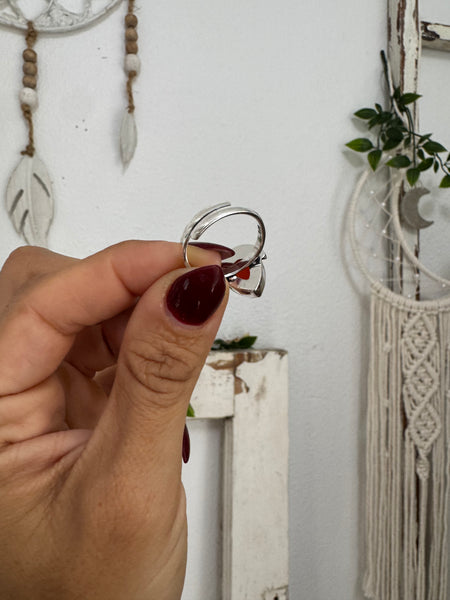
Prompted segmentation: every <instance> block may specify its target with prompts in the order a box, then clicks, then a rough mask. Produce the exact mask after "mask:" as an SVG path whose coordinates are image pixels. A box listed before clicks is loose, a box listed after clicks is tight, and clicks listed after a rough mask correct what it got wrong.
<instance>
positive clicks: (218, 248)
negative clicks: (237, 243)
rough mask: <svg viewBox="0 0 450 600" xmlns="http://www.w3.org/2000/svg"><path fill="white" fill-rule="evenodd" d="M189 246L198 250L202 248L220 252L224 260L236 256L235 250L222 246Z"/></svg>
mask: <svg viewBox="0 0 450 600" xmlns="http://www.w3.org/2000/svg"><path fill="white" fill-rule="evenodd" d="M189 246H195V247H196V248H202V249H203V250H213V251H214V252H218V253H219V254H220V257H221V258H222V260H223V259H224V258H231V257H232V256H234V250H232V249H231V248H228V247H227V246H221V245H220V244H210V243H209V242H191V243H190V244H189Z"/></svg>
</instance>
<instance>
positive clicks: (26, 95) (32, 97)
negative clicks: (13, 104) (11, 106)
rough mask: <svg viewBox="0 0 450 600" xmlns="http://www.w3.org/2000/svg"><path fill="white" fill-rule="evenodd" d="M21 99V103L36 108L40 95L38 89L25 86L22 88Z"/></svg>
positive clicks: (32, 108)
mask: <svg viewBox="0 0 450 600" xmlns="http://www.w3.org/2000/svg"><path fill="white" fill-rule="evenodd" d="M19 99H20V103H21V104H28V106H29V107H30V108H31V110H36V108H37V105H38V95H37V93H36V90H33V89H32V88H28V87H24V88H22V89H21V90H20V93H19Z"/></svg>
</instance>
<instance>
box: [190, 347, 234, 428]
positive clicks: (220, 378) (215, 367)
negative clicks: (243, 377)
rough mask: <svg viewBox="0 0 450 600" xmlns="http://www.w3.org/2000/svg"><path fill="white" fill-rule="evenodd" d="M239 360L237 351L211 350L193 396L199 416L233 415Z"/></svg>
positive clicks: (194, 405)
mask: <svg viewBox="0 0 450 600" xmlns="http://www.w3.org/2000/svg"><path fill="white" fill-rule="evenodd" d="M241 354H242V353H241ZM239 360H241V359H240V358H239V354H237V353H235V352H218V351H213V352H210V354H209V356H208V358H207V360H206V364H205V366H204V367H203V370H202V372H201V374H200V377H199V379H198V382H197V385H196V387H195V389H194V392H193V394H192V397H191V404H192V406H193V408H194V410H195V415H196V417H197V418H200V419H225V418H227V417H232V416H233V413H234V388H235V371H236V364H237V363H238V362H239Z"/></svg>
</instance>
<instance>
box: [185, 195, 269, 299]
mask: <svg viewBox="0 0 450 600" xmlns="http://www.w3.org/2000/svg"><path fill="white" fill-rule="evenodd" d="M236 215H243V216H247V217H251V218H253V219H254V220H255V221H256V224H257V228H258V233H257V237H256V241H255V243H254V244H252V245H250V244H245V245H242V246H237V247H236V248H234V249H233V250H234V251H235V257H233V258H234V260H235V267H234V268H233V264H231V266H230V262H229V261H230V260H233V258H231V259H227V270H226V272H224V274H225V278H226V279H227V281H228V283H229V284H230V287H231V288H232V289H233V290H234V291H235V292H238V293H239V294H244V295H249V296H256V297H259V296H261V294H262V292H263V289H264V286H265V281H266V277H265V269H264V266H263V264H262V262H261V261H262V260H264V259H265V258H266V255H265V253H264V252H263V247H264V242H265V240H266V228H265V226H264V222H263V220H262V219H261V217H260V216H259V214H258V213H257V212H255V211H253V210H251V209H249V208H242V207H240V206H231V204H230V203H229V202H226V203H222V204H216V205H215V206H211V207H209V208H207V209H205V210H202V211H201V212H199V213H197V214H196V215H195V216H194V217H193V219H192V220H191V221H190V222H189V223H188V225H187V226H186V227H185V229H184V231H183V235H182V238H181V243H182V245H183V258H184V263H185V265H186V266H187V267H190V266H192V265H190V264H189V259H188V246H189V243H190V242H191V241H197V240H198V239H199V238H200V237H201V236H202V235H203V234H204V233H205V231H206V230H207V229H209V228H210V227H211V226H212V225H214V223H217V222H218V221H220V220H221V219H226V218H227V217H231V216H236ZM243 256H245V258H242V257H243ZM240 257H241V258H240ZM246 269H249V270H250V276H249V277H245V279H243V278H242V277H239V274H242V273H243V272H245V270H246Z"/></svg>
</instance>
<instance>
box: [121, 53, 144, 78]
mask: <svg viewBox="0 0 450 600" xmlns="http://www.w3.org/2000/svg"><path fill="white" fill-rule="evenodd" d="M140 70H141V61H140V59H139V56H137V55H136V54H127V55H126V56H125V72H126V73H132V72H133V71H134V72H135V73H136V75H139V72H140Z"/></svg>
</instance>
